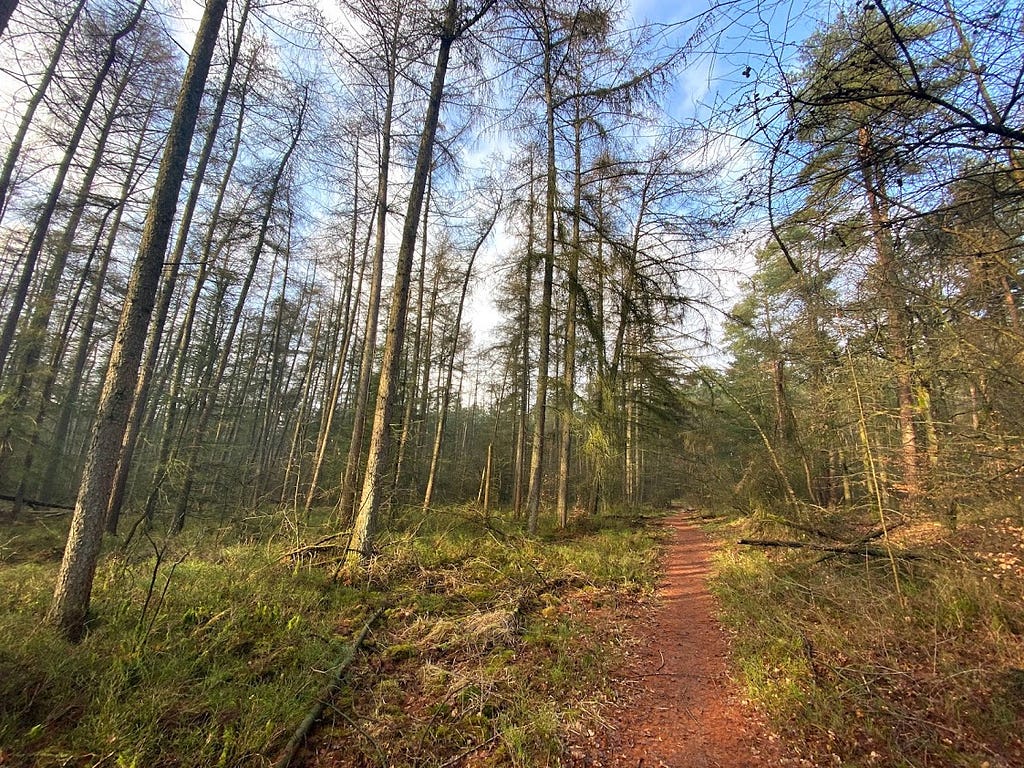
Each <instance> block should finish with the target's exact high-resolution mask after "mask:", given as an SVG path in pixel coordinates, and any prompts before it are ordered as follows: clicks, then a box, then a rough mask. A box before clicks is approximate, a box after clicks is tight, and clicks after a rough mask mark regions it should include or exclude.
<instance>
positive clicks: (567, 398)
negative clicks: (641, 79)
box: [556, 100, 583, 528]
mask: <svg viewBox="0 0 1024 768" xmlns="http://www.w3.org/2000/svg"><path fill="white" fill-rule="evenodd" d="M581 128H582V118H581V115H580V107H579V100H577V101H576V120H575V121H574V122H573V130H574V142H573V166H574V173H573V195H572V210H573V217H572V244H571V245H570V247H569V270H568V273H567V274H566V284H567V285H566V290H567V292H568V300H567V301H566V306H565V353H564V360H565V362H564V364H563V369H562V390H563V398H564V401H563V411H562V424H561V427H562V433H561V435H560V440H559V445H558V503H557V507H556V512H557V515H558V524H559V525H560V526H561V527H562V528H564V527H565V526H566V525H568V524H569V467H570V461H571V458H572V421H573V399H574V398H575V396H576V291H577V288H578V284H579V263H580V249H581V247H582V245H581V243H580V217H581V216H582V210H583V206H582V198H583V167H582V166H583V161H582V157H581V144H582V137H581V135H580V130H581Z"/></svg>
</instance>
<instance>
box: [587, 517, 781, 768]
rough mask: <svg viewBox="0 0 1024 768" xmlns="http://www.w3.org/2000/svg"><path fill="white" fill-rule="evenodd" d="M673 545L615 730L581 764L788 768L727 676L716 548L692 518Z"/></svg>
mask: <svg viewBox="0 0 1024 768" xmlns="http://www.w3.org/2000/svg"><path fill="white" fill-rule="evenodd" d="M664 525H665V526H666V527H668V528H669V529H670V531H671V533H672V537H671V539H670V541H669V543H668V546H667V548H666V551H665V555H664V580H663V581H662V583H661V584H660V585H659V589H658V600H657V603H656V606H655V607H654V609H653V610H651V611H647V612H645V614H644V615H643V616H641V617H640V618H638V619H637V622H636V626H635V627H633V630H634V632H635V633H636V636H637V637H638V638H639V641H640V642H639V643H638V645H637V647H636V650H635V651H634V652H632V653H631V654H630V655H629V658H628V660H627V662H626V666H625V668H624V669H623V670H622V671H621V672H620V675H621V682H620V683H619V686H618V688H619V690H618V693H619V696H618V698H619V700H620V702H622V704H623V708H622V709H620V710H619V711H617V712H613V713H612V716H611V720H612V727H611V728H610V729H609V730H608V731H607V732H606V733H604V734H602V735H599V736H598V737H597V739H596V743H594V744H592V745H591V750H592V751H591V754H589V755H587V757H586V758H585V759H584V760H583V761H581V763H582V764H583V765H589V766H612V767H614V768H624V767H625V766H630V768H661V767H663V766H664V767H665V768H705V767H707V768H757V767H758V766H777V765H785V764H787V763H788V762H789V761H787V760H785V759H782V758H781V755H780V747H779V744H778V742H777V741H776V739H775V738H774V737H771V738H769V732H768V730H767V728H766V727H765V725H764V723H763V722H762V721H761V720H759V719H758V717H757V715H756V713H755V712H754V711H753V710H752V708H751V707H750V705H749V704H747V703H746V702H744V701H743V700H742V698H741V695H740V692H739V690H738V688H737V686H736V684H735V683H734V682H733V680H732V679H731V677H730V674H729V648H728V643H727V640H726V635H725V632H724V631H723V629H722V627H721V625H720V624H719V623H718V620H717V619H716V618H715V604H714V598H713V597H712V596H711V593H710V592H709V591H708V586H707V579H708V576H709V574H710V571H711V567H710V560H711V555H712V553H713V551H714V546H713V545H712V543H711V542H710V541H709V540H708V538H707V536H706V535H705V534H704V532H703V531H701V530H700V529H699V528H698V527H697V526H696V525H694V524H693V523H692V522H690V521H689V520H688V519H687V518H686V516H685V515H683V514H680V515H676V516H673V517H671V518H668V519H667V520H666V521H665V523H664Z"/></svg>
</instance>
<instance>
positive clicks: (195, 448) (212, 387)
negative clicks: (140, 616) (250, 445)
mask: <svg viewBox="0 0 1024 768" xmlns="http://www.w3.org/2000/svg"><path fill="white" fill-rule="evenodd" d="M307 98H308V93H307V94H305V95H304V96H303V100H302V104H301V106H300V109H299V114H298V115H297V116H296V127H295V132H294V133H293V134H292V140H291V143H290V144H289V145H288V149H287V150H285V153H284V155H282V157H281V161H280V162H279V163H278V166H277V169H276V171H275V172H274V177H273V179H271V182H270V189H269V191H268V193H267V202H266V205H265V206H264V209H263V217H262V219H261V220H260V227H259V232H258V233H257V235H256V243H255V245H254V246H253V252H252V258H251V259H250V261H249V271H248V272H247V273H246V275H245V278H244V280H243V282H242V286H241V288H240V289H239V295H238V302H237V303H236V304H235V310H234V313H233V314H232V317H231V322H230V323H229V324H228V330H227V336H226V338H225V339H224V340H223V341H222V342H221V350H220V355H219V359H218V362H217V366H216V371H215V372H214V373H213V376H212V378H209V380H208V383H207V386H205V387H204V388H203V389H204V390H205V392H204V397H203V405H202V408H201V410H200V412H199V416H198V419H197V422H196V425H195V427H194V428H193V430H192V435H191V441H190V445H189V449H188V453H187V456H186V458H185V463H184V469H183V480H182V488H181V490H180V491H179V492H178V494H177V502H176V504H175V510H174V518H173V520H172V521H171V531H172V532H173V533H177V532H179V531H181V529H182V528H183V527H184V525H185V514H186V510H187V509H188V502H189V496H190V495H191V493H192V486H193V484H194V483H195V476H196V466H197V463H198V460H199V451H200V449H201V447H202V444H203V441H204V439H205V437H206V429H207V427H208V426H209V423H210V417H211V416H212V415H213V411H214V407H215V405H216V402H217V392H218V390H219V389H220V386H221V383H222V382H223V380H224V374H225V372H226V371H227V367H228V361H229V360H230V358H231V348H232V345H233V344H234V340H235V334H236V333H237V332H238V323H239V320H240V319H241V316H242V312H243V310H244V309H245V300H246V297H247V296H248V294H249V289H250V288H251V287H252V282H253V278H254V277H255V275H256V267H257V266H258V264H259V260H260V257H261V256H262V254H263V249H264V247H265V246H266V242H267V234H268V233H269V231H270V220H271V218H272V217H273V214H274V204H275V203H276V201H277V195H278V193H279V192H280V189H281V180H282V178H283V177H284V172H285V169H286V168H287V167H288V162H289V160H291V156H292V153H293V152H294V151H295V147H297V146H298V143H299V137H300V136H301V135H302V127H303V121H304V119H305V113H306V107H307Z"/></svg>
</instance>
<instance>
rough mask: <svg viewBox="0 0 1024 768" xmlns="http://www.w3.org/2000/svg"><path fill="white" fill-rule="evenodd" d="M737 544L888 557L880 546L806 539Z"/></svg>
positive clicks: (904, 554) (899, 554)
mask: <svg viewBox="0 0 1024 768" xmlns="http://www.w3.org/2000/svg"><path fill="white" fill-rule="evenodd" d="M736 543H737V544H743V545H744V546H748V547H789V548H792V549H813V550H815V551H817V552H831V553H834V554H837V555H864V556H867V557H889V550H886V549H882V548H880V547H867V546H856V545H851V546H846V547H838V546H836V547H830V546H827V545H824V544H812V543H810V542H807V541H780V540H777V539H740V540H739V541H738V542H736ZM892 556H893V557H898V558H900V559H902V560H930V559H931V558H929V557H926V556H925V555H918V554H915V553H913V552H893V553H892Z"/></svg>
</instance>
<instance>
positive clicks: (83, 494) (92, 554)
mask: <svg viewBox="0 0 1024 768" xmlns="http://www.w3.org/2000/svg"><path fill="white" fill-rule="evenodd" d="M226 6H227V0H209V2H208V3H207V5H206V9H205V11H204V13H203V17H202V20H201V21H200V24H199V30H198V32H197V34H196V41H195V46H194V48H193V51H192V56H191V57H190V60H189V64H188V67H187V69H186V70H185V78H184V81H183V82H182V86H181V92H180V94H179V97H178V102H177V104H176V105H175V109H174V115H173V117H172V120H171V126H170V131H169V134H168V139H167V144H166V146H165V148H164V153H163V157H162V159H161V161H160V170H159V173H158V175H157V180H156V185H155V187H154V190H153V199H152V201H151V202H150V206H149V210H148V212H147V214H146V220H145V224H144V225H143V229H142V240H141V243H140V245H139V255H138V258H137V259H136V261H135V265H134V266H133V268H132V274H131V277H130V279H129V282H128V292H127V296H126V297H125V302H124V309H123V310H122V312H121V319H120V322H119V323H118V328H117V334H116V336H115V339H114V347H113V353H112V355H111V358H110V363H109V364H108V367H107V376H106V380H105V382H104V385H103V392H102V394H101V395H100V402H99V406H98V408H97V415H96V424H95V427H94V429H93V434H92V439H91V446H90V450H89V457H88V461H87V464H86V468H85V475H84V477H83V479H82V486H81V488H80V490H79V493H78V499H77V500H76V502H75V511H74V515H73V517H72V520H71V530H70V532H69V534H68V541H67V545H66V546H65V549H64V557H63V560H62V562H61V566H60V570H59V572H58V574H57V583H56V586H55V589H54V595H53V602H52V603H51V605H50V609H49V612H48V613H47V621H48V622H49V623H50V624H52V625H54V626H55V627H57V629H58V630H59V631H60V632H61V634H63V635H64V636H65V637H67V638H69V639H71V640H78V639H80V638H81V637H82V635H83V634H84V632H85V623H86V618H87V615H88V611H89V600H90V597H91V595H92V583H93V577H94V576H95V573H96V564H97V561H98V559H99V554H100V542H101V541H102V537H103V523H104V518H105V516H106V511H107V502H108V501H109V499H110V487H111V483H112V482H113V479H114V478H113V474H114V470H115V467H116V462H117V457H118V455H119V454H120V451H121V444H122V440H123V439H124V429H125V425H126V423H127V420H128V409H129V407H130V405H131V397H132V394H133V393H134V391H135V383H136V379H137V377H138V372H139V365H140V363H141V362H142V349H143V344H144V343H145V340H146V328H147V327H148V325H149V318H150V314H151V313H152V311H153V302H154V300H155V298H156V292H157V287H158V285H159V282H160V272H161V269H162V267H163V259H164V254H165V253H166V251H167V241H168V240H169V239H170V234H171V226H172V223H173V219H174V211H175V208H176V207H177V201H178V193H179V192H180V190H181V182H182V178H183V177H184V174H185V164H186V162H187V160H188V154H189V147H190V145H191V143H192V136H193V134H194V132H195V125H196V118H197V117H198V115H199V104H200V102H201V100H202V96H203V88H204V86H205V83H206V77H207V74H208V72H209V69H210V61H211V59H212V58H213V51H214V47H215V45H216V42H217V32H218V30H219V29H220V22H221V19H222V18H223V15H224V9H225V7H226Z"/></svg>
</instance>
